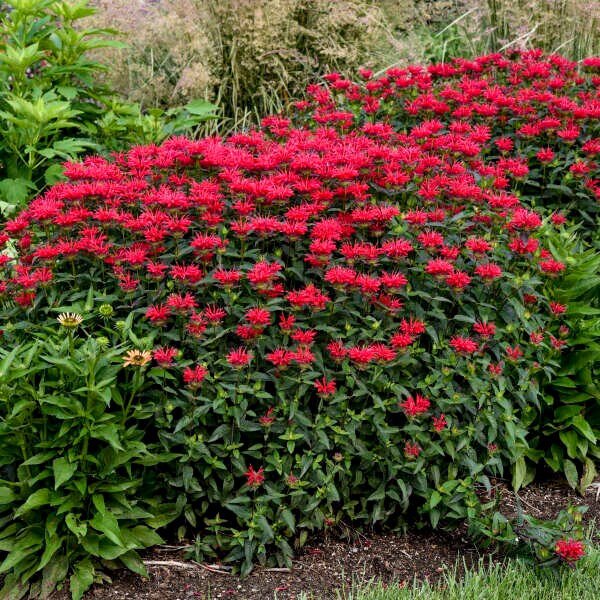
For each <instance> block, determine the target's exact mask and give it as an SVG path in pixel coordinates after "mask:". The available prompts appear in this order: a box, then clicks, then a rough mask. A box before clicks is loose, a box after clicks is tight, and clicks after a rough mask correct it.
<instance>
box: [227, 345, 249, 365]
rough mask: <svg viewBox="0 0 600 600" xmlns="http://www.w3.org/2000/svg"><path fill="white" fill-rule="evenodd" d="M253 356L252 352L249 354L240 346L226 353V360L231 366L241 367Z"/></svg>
mask: <svg viewBox="0 0 600 600" xmlns="http://www.w3.org/2000/svg"><path fill="white" fill-rule="evenodd" d="M253 358H254V356H253V355H252V354H250V353H249V352H248V351H247V350H246V348H244V347H241V348H236V349H235V350H232V351H231V352H230V353H229V354H228V355H227V362H228V363H229V364H230V365H231V366H232V367H235V368H236V369H239V368H241V367H245V366H247V365H248V363H249V362H250V361H251V360H252V359H253Z"/></svg>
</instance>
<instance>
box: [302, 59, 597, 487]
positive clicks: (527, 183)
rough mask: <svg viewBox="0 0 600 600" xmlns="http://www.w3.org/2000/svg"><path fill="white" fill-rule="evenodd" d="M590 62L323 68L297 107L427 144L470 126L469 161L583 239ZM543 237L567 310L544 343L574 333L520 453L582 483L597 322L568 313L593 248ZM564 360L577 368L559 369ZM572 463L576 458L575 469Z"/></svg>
mask: <svg viewBox="0 0 600 600" xmlns="http://www.w3.org/2000/svg"><path fill="white" fill-rule="evenodd" d="M599 69H600V59H598V58H594V57H591V58H587V59H585V60H584V61H583V62H582V65H581V70H580V69H579V67H578V65H577V64H576V63H573V62H571V61H568V60H566V59H565V58H564V57H561V56H558V55H549V56H548V57H545V56H544V55H543V53H542V52H540V51H528V52H524V53H519V52H511V53H509V54H507V55H500V54H493V55H488V56H485V57H480V58H478V59H475V60H465V59H456V60H454V61H451V62H450V63H447V64H437V65H431V66H429V67H419V66H414V67H409V68H407V69H391V70H389V71H388V72H387V73H386V74H385V75H384V76H382V77H380V78H378V79H373V78H371V74H370V73H369V72H365V73H364V75H365V81H363V82H362V83H354V82H352V81H349V80H346V79H343V78H342V77H340V76H339V75H336V74H333V75H331V76H329V77H328V80H329V90H326V89H324V88H322V87H318V86H316V87H314V88H313V90H312V93H313V97H314V100H313V101H312V102H306V103H302V104H301V105H300V107H301V108H302V109H305V110H307V111H308V118H309V119H313V118H314V117H313V113H314V111H315V110H316V112H317V113H318V112H319V111H323V113H324V114H325V115H327V114H329V113H331V111H332V107H333V106H336V107H337V108H338V110H341V111H350V114H352V115H356V117H357V118H358V119H360V120H361V122H362V121H364V122H366V123H368V122H369V121H371V120H375V121H379V120H382V121H384V122H386V123H387V125H388V126H389V127H390V130H391V131H394V132H397V133H399V134H405V132H412V135H415V131H416V132H418V134H419V135H421V132H425V133H427V134H429V132H435V133H433V134H432V135H433V136H434V137H435V139H434V140H433V141H432V142H429V143H428V144H429V146H428V147H429V148H431V149H432V150H435V149H437V148H438V147H454V145H455V144H456V143H457V142H456V135H457V134H459V135H460V134H461V133H463V132H470V133H471V135H475V136H477V137H479V136H481V142H480V143H481V149H480V150H479V149H477V150H476V156H477V158H476V161H475V163H476V164H479V161H480V160H484V161H485V164H486V165H487V168H489V173H490V175H491V176H493V177H499V178H500V185H501V187H502V188H503V189H506V190H508V189H510V190H511V192H512V193H514V194H516V195H517V196H518V198H519V199H520V201H521V202H523V203H524V204H525V205H528V206H529V207H532V208H536V209H538V210H541V211H542V214H545V215H546V218H547V219H550V220H551V221H552V222H553V223H555V224H556V225H558V226H559V227H566V226H567V225H569V226H570V227H575V228H577V232H578V234H579V235H580V236H581V238H582V239H583V241H584V243H585V244H587V246H590V245H591V246H594V247H595V246H597V245H598V242H599V241H600V240H599V237H598V231H599V228H598V225H599V211H598V199H599V198H600V187H599V181H598V179H597V177H596V170H597V166H596V161H597V159H598V155H599V154H600V137H599V128H598V114H600V113H599V106H600V104H599V99H598V85H599V84H600V77H598V71H599ZM340 114H342V115H343V114H344V113H343V112H341V113H340ZM326 118H327V117H326V116H324V117H323V119H326ZM459 139H460V138H459ZM416 191H417V193H418V194H420V195H421V196H422V197H423V198H424V199H427V198H429V197H431V198H433V199H435V200H436V201H439V199H441V198H444V197H445V195H446V193H447V192H445V191H444V189H443V187H442V186H440V185H439V184H438V183H437V182H434V184H433V185H432V184H430V183H428V182H422V183H419V186H418V187H417V188H416ZM550 237H551V238H552V237H553V239H554V243H551V240H549V242H550V245H549V247H550V248H551V250H552V253H553V256H554V257H555V258H556V259H558V262H561V261H565V263H567V264H570V265H571V267H572V271H571V272H570V273H568V274H567V275H566V277H565V278H560V277H558V278H556V279H553V280H552V285H553V287H555V288H556V289H555V291H554V292H553V294H554V295H555V297H556V303H557V311H559V312H560V313H561V314H563V315H564V314H565V313H566V314H569V315H570V316H572V319H568V317H567V319H568V321H569V322H567V321H565V322H564V323H563V324H562V329H561V330H560V332H559V333H560V334H559V336H558V338H557V340H556V342H555V343H556V344H557V345H559V346H564V347H567V346H568V345H569V342H568V339H567V338H568V337H569V332H570V329H571V328H574V329H575V330H576V331H577V332H578V333H577V335H576V336H575V338H574V340H573V342H572V344H573V346H572V348H571V349H570V350H569V354H568V358H567V359H566V360H565V362H564V364H563V365H562V375H563V376H564V377H563V376H561V377H560V378H558V379H556V380H555V381H553V382H551V383H550V385H549V386H547V387H546V393H545V394H544V398H545V408H544V407H542V410H541V412H540V409H539V408H538V411H537V413H536V412H535V411H529V414H528V415H527V414H524V415H523V418H524V420H525V422H526V423H527V425H528V428H529V429H530V432H531V433H532V435H534V434H533V432H534V431H538V433H539V435H537V436H535V439H536V440H537V441H535V446H536V448H537V450H536V451H535V452H531V453H530V454H529V459H531V460H533V461H540V460H544V461H545V462H546V463H547V464H548V465H549V466H550V467H551V468H552V469H553V470H555V471H562V472H564V473H565V474H566V476H567V478H568V480H569V482H570V483H571V485H573V486H574V487H575V485H576V484H577V481H578V479H579V486H580V488H582V489H584V488H585V487H586V486H587V485H589V483H590V482H591V481H592V480H593V479H594V476H595V473H596V470H595V467H594V458H597V456H598V453H599V449H598V445H597V441H598V436H599V434H600V416H599V415H598V411H597V392H596V390H595V387H594V386H593V373H594V372H595V370H596V369H597V368H598V367H597V362H598V354H597V351H596V345H597V335H596V332H597V329H595V328H594V327H593V323H591V322H589V321H588V322H587V323H585V327H584V329H585V331H584V330H582V324H581V323H576V322H575V321H577V320H580V319H578V317H580V316H592V315H594V314H596V311H597V308H596V306H597V289H598V283H599V277H598V266H599V265H598V256H597V252H596V251H594V250H590V251H589V252H588V253H587V254H586V255H584V254H582V250H583V248H582V247H581V244H575V245H574V244H573V243H569V242H568V240H569V232H568V231H567V230H564V231H563V233H562V234H561V236H556V235H554V236H550ZM523 243H524V244H525V245H526V243H527V242H526V241H523ZM524 247H525V246H523V248H524ZM559 274H560V271H556V273H555V275H559ZM563 318H564V316H563ZM572 326H573V327H572ZM535 339H538V338H536V336H534V338H532V340H535ZM540 339H541V338H540ZM573 371H577V376H576V377H575V378H569V377H568V375H571V374H574V373H573ZM565 386H568V387H569V388H570V390H569V391H568V392H565ZM566 404H569V406H565V405H566ZM557 437H558V440H559V443H557V439H556V438H557ZM547 451H548V452H547ZM565 451H566V456H565ZM573 461H575V462H573ZM577 464H582V465H583V469H580V470H579V472H578V466H577ZM516 469H517V471H518V472H521V473H525V475H524V481H529V480H530V479H531V478H532V477H533V476H534V470H533V467H532V466H531V465H529V466H527V464H526V463H525V461H518V462H517V464H516ZM519 479H520V478H519Z"/></svg>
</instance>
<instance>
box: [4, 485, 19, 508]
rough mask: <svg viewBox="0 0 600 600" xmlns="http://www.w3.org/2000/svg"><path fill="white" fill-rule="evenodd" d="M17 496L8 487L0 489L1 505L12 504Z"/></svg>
mask: <svg viewBox="0 0 600 600" xmlns="http://www.w3.org/2000/svg"><path fill="white" fill-rule="evenodd" d="M16 497H17V496H16V494H15V493H14V492H13V491H12V490H11V489H10V488H8V487H0V505H5V504H12V503H13V502H14V501H15V499H16Z"/></svg>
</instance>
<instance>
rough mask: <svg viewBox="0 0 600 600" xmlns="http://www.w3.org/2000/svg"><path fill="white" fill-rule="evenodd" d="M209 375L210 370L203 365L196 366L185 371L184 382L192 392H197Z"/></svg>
mask: <svg viewBox="0 0 600 600" xmlns="http://www.w3.org/2000/svg"><path fill="white" fill-rule="evenodd" d="M207 375H208V369H206V368H205V367H203V366H202V365H196V366H195V367H194V368H193V369H192V368H190V367H187V368H186V369H184V370H183V381H184V382H185V384H186V385H187V386H188V387H189V388H190V389H191V390H197V389H198V388H199V387H200V384H201V383H202V382H203V381H204V378H205V377H206V376H207Z"/></svg>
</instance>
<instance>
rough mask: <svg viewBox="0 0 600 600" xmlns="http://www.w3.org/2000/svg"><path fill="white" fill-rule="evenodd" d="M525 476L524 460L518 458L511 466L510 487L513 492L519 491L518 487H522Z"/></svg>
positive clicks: (525, 465)
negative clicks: (511, 478)
mask: <svg viewBox="0 0 600 600" xmlns="http://www.w3.org/2000/svg"><path fill="white" fill-rule="evenodd" d="M526 475H527V464H526V463H525V459H524V458H523V457H522V456H520V457H519V458H517V460H516V461H515V464H514V465H513V480H512V485H513V489H514V490H515V492H517V491H519V489H520V487H521V486H522V485H523V482H524V481H525V476H526Z"/></svg>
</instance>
